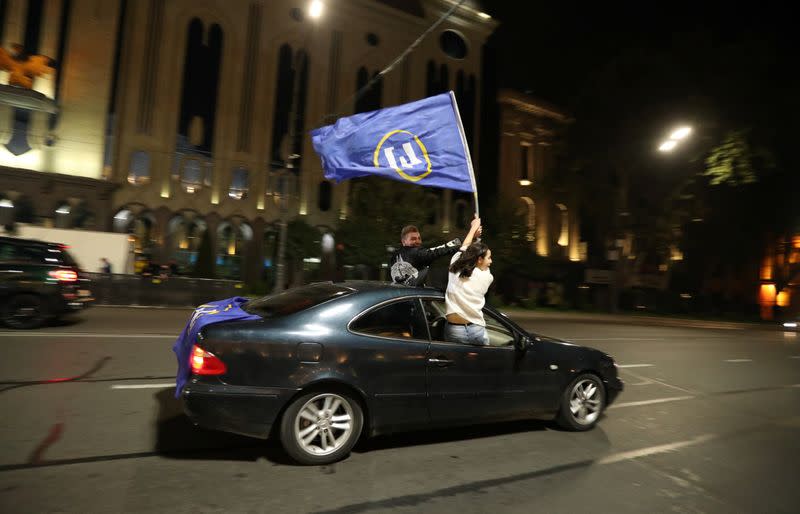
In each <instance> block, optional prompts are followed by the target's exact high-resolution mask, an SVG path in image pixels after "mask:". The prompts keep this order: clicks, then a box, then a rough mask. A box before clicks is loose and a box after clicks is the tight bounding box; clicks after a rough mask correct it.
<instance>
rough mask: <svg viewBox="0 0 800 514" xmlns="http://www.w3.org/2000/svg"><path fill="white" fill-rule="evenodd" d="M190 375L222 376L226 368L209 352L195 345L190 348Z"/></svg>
mask: <svg viewBox="0 0 800 514" xmlns="http://www.w3.org/2000/svg"><path fill="white" fill-rule="evenodd" d="M190 363H191V365H192V373H194V374H195V375H223V374H224V373H225V372H226V371H228V368H226V367H225V363H224V362H222V361H221V360H219V359H218V358H217V356H216V355H214V354H213V353H211V352H207V351H205V350H203V349H202V348H200V347H199V346H197V345H194V346H193V347H192V356H191V358H190Z"/></svg>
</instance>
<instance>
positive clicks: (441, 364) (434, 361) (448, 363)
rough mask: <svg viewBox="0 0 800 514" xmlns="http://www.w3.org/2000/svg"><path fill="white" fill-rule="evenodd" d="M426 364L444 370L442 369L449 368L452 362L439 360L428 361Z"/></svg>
mask: <svg viewBox="0 0 800 514" xmlns="http://www.w3.org/2000/svg"><path fill="white" fill-rule="evenodd" d="M428 362H430V363H431V364H436V365H437V366H439V367H440V368H444V367H446V366H449V365H451V364H452V363H453V361H451V360H447V359H440V358H435V359H428Z"/></svg>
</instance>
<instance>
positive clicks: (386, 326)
mask: <svg viewBox="0 0 800 514" xmlns="http://www.w3.org/2000/svg"><path fill="white" fill-rule="evenodd" d="M350 328H351V329H352V330H353V331H354V332H359V333H362V334H368V335H374V336H380V337H391V338H396V339H421V340H423V341H427V340H428V329H427V327H426V326H425V322H424V318H423V316H422V313H421V312H420V309H419V303H418V302H417V301H416V300H400V301H397V302H392V303H390V304H388V305H383V306H381V307H378V308H376V309H374V310H372V311H369V312H367V313H366V314H364V315H363V316H361V317H360V318H358V319H357V320H355V321H354V322H353V323H352V325H350Z"/></svg>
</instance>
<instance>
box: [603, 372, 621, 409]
mask: <svg viewBox="0 0 800 514" xmlns="http://www.w3.org/2000/svg"><path fill="white" fill-rule="evenodd" d="M603 383H604V384H605V386H606V405H611V404H612V403H614V400H616V399H617V396H619V393H621V392H622V391H623V389H625V383H624V382H623V381H622V379H621V378H619V377H613V378H611V379H608V380H603Z"/></svg>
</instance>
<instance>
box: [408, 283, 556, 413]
mask: <svg viewBox="0 0 800 514" xmlns="http://www.w3.org/2000/svg"><path fill="white" fill-rule="evenodd" d="M423 307H424V308H425V313H426V318H427V321H428V323H429V327H430V332H431V347H430V353H429V358H428V404H429V407H430V413H431V419H432V420H433V421H434V422H436V423H471V422H474V421H476V420H479V419H486V420H489V419H514V418H523V417H530V416H533V415H535V413H536V412H538V411H540V410H542V409H543V406H544V403H545V402H544V400H545V397H544V396H545V394H544V393H545V391H547V390H548V389H547V387H546V381H547V380H548V370H546V369H545V366H544V364H542V363H541V362H539V360H540V359H538V358H537V355H536V354H535V352H534V351H520V350H517V349H516V347H515V340H516V338H517V337H520V336H521V334H519V333H518V331H517V330H516V329H514V328H513V327H512V326H511V324H510V323H508V322H507V321H505V320H503V319H502V318H501V317H500V316H497V315H496V314H495V313H494V312H491V311H489V310H486V309H484V312H483V314H484V319H485V320H486V332H487V335H488V336H489V346H474V345H467V344H461V343H454V342H448V341H445V340H444V337H443V336H444V315H445V312H446V308H445V304H444V299H442V298H424V299H423Z"/></svg>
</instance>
